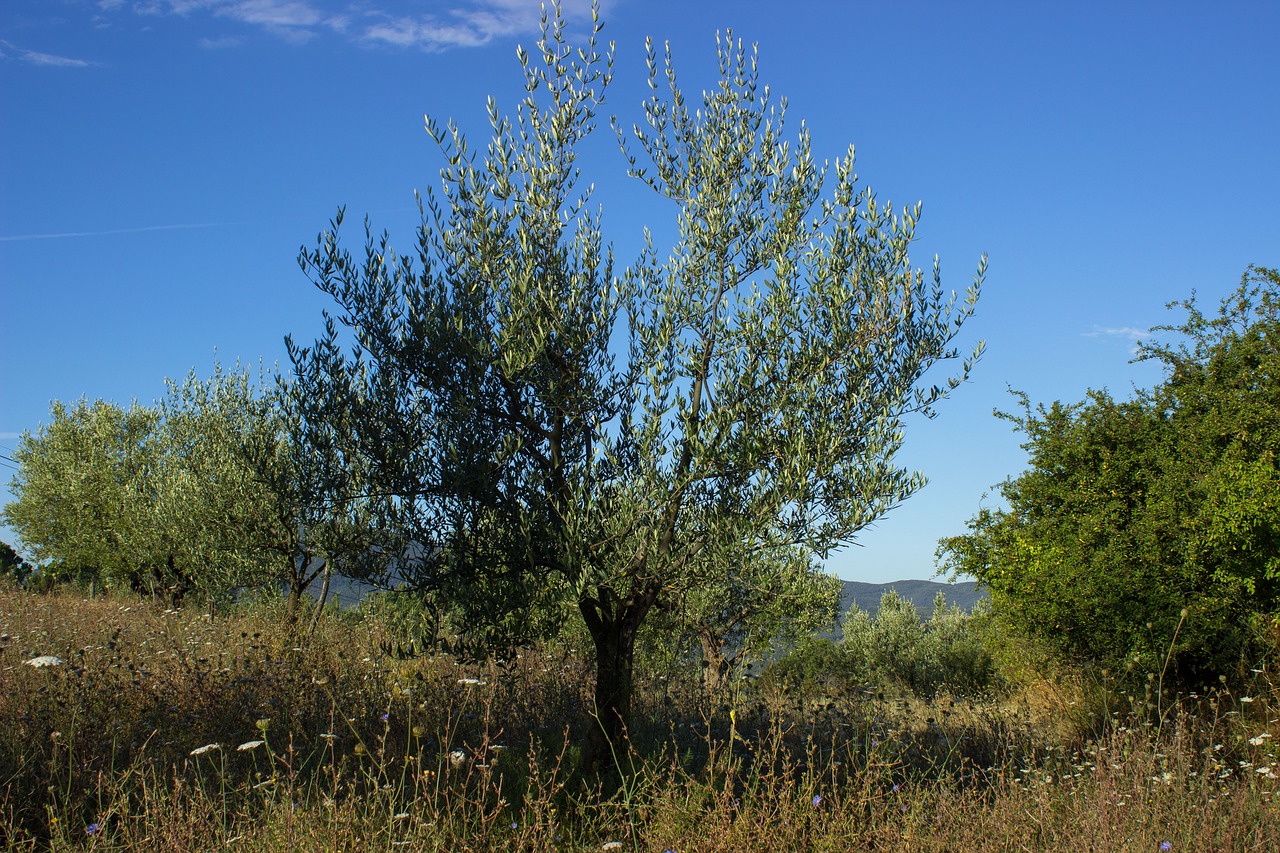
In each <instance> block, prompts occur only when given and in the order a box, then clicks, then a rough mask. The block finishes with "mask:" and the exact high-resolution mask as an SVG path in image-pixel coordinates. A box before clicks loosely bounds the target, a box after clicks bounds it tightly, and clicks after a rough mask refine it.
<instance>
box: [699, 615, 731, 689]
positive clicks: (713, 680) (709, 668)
mask: <svg viewBox="0 0 1280 853" xmlns="http://www.w3.org/2000/svg"><path fill="white" fill-rule="evenodd" d="M698 642H699V643H700V644H701V645H702V665H703V670H702V686H703V687H705V688H706V691H707V694H708V695H713V694H715V693H718V692H720V689H721V688H723V687H724V685H725V682H726V681H727V680H728V677H729V670H730V668H731V665H730V661H729V658H727V657H726V656H725V653H724V638H723V637H720V636H717V635H716V634H715V633H713V632H712V631H709V630H706V629H703V630H701V631H699V632H698Z"/></svg>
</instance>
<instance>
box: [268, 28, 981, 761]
mask: <svg viewBox="0 0 1280 853" xmlns="http://www.w3.org/2000/svg"><path fill="white" fill-rule="evenodd" d="M600 32H601V25H600V23H599V20H598V17H597V18H596V22H595V26H594V28H593V31H592V33H591V35H590V36H589V37H588V39H587V40H586V42H585V44H584V45H583V46H582V47H581V48H575V47H573V46H571V45H570V44H568V43H567V41H566V38H565V33H564V30H563V26H562V22H561V20H560V17H559V15H558V14H556V15H554V16H550V17H548V18H544V25H543V35H542V38H541V39H540V41H539V42H538V46H537V49H536V51H534V52H533V55H532V56H531V55H530V54H529V53H527V52H525V51H523V50H520V51H519V54H518V58H519V61H520V65H521V68H522V71H523V76H524V88H525V92H526V94H525V97H524V98H523V100H521V102H520V103H519V104H518V105H517V107H516V110H515V114H514V116H510V115H504V114H503V113H502V112H500V111H499V108H498V106H497V103H496V102H495V101H493V100H492V99H491V100H490V102H489V124H490V138H489V140H488V141H487V142H486V143H482V144H480V145H478V146H475V145H472V144H470V143H469V141H468V138H467V137H466V136H465V134H464V133H463V132H462V130H461V129H460V128H458V127H456V126H455V125H453V124H452V123H448V124H445V125H443V126H442V125H440V124H438V123H436V122H435V121H433V120H431V119H428V122H427V129H428V131H429V132H430V134H431V135H432V137H433V138H434V140H435V141H436V143H437V144H438V145H439V147H440V149H441V152H442V154H443V156H444V160H445V165H444V167H443V169H442V171H441V177H442V183H441V189H440V191H439V192H438V193H437V192H429V193H427V194H426V196H425V198H423V199H422V207H423V211H424V212H423V218H422V224H421V226H420V228H419V229H418V234H417V239H416V241H415V242H416V251H415V252H413V253H412V254H409V255H402V254H399V253H397V252H396V251H395V250H394V249H393V247H392V246H391V243H390V239H389V237H388V236H387V235H385V234H384V235H382V236H381V237H376V236H375V235H374V234H373V232H372V230H371V228H370V227H369V226H366V239H365V245H364V249H363V251H362V252H361V254H360V256H359V257H356V256H353V255H352V254H351V253H350V252H349V251H347V250H346V249H344V248H343V247H342V244H341V241H340V238H339V230H340V228H341V225H342V220H343V216H342V213H341V212H340V213H339V215H338V217H336V218H335V220H334V222H333V223H332V227H331V228H330V229H328V230H326V231H325V232H323V233H322V234H321V235H320V237H319V240H318V243H317V245H316V246H315V247H314V248H311V249H305V248H304V250H303V252H302V255H301V257H300V262H301V264H302V266H303V268H304V269H305V270H306V271H307V273H308V274H309V276H310V277H311V279H312V280H313V281H314V283H315V284H316V285H317V286H318V287H319V288H320V289H321V290H323V291H324V292H326V293H328V294H329V295H330V296H331V297H332V298H333V300H334V302H335V304H336V306H337V312H336V320H337V322H333V321H329V322H328V323H327V325H326V330H325V332H324V334H323V335H322V337H321V338H320V340H318V341H317V342H316V343H315V344H314V345H311V346H300V345H298V344H295V343H294V342H293V341H290V342H289V346H290V353H291V357H292V359H293V362H294V365H295V370H296V373H297V375H298V379H297V383H298V388H299V391H300V393H303V394H307V395H314V396H315V397H316V398H317V399H326V400H332V401H334V407H333V410H332V412H331V414H332V416H333V418H334V419H335V422H336V419H338V418H343V419H345V420H344V422H345V423H347V424H350V426H351V429H352V432H353V435H352V438H351V443H352V446H353V447H358V448H359V449H360V453H361V455H362V456H363V458H364V459H365V460H366V462H367V464H368V467H369V472H370V483H371V488H372V489H373V490H375V491H377V492H379V493H381V494H386V495H389V496H391V498H392V499H391V500H390V501H389V502H388V504H387V506H386V507H385V511H386V512H387V524H388V526H389V527H394V528H396V529H402V530H405V531H406V532H407V535H410V536H411V537H412V538H413V539H414V540H416V541H417V542H418V544H419V545H420V546H422V548H423V551H422V553H423V554H424V557H423V559H420V560H417V561H414V563H415V564H414V565H412V566H406V567H405V571H406V572H410V571H411V573H412V574H414V575H415V576H416V581H417V582H418V583H419V584H420V585H421V587H422V588H423V589H427V590H430V591H431V592H432V594H434V595H436V596H440V597H441V598H442V599H445V600H448V601H450V602H452V603H453V604H454V606H456V607H457V608H460V610H461V611H462V613H463V615H464V617H465V618H466V619H467V620H468V621H469V622H470V624H471V625H472V626H474V627H475V629H476V630H477V632H479V633H481V634H483V635H485V636H488V637H489V638H490V639H493V640H501V639H509V638H512V637H518V636H520V635H521V634H523V633H525V631H526V630H527V629H528V628H529V627H530V626H534V625H536V624H537V620H535V619H533V618H532V614H537V613H555V614H558V618H563V617H564V616H567V615H568V614H569V613H571V612H574V611H576V612H577V614H578V615H579V618H581V619H582V620H583V622H584V623H585V625H586V627H587V629H588V630H589V632H590V634H591V636H592V639H593V642H594V646H595V657H596V667H597V680H596V693H595V704H596V708H595V714H596V718H597V720H598V722H599V726H598V727H596V728H595V729H594V730H593V731H594V735H593V740H592V742H591V744H590V745H589V748H588V750H587V757H586V762H587V763H588V764H590V763H592V762H594V761H596V760H600V759H604V760H607V756H608V755H609V754H610V752H609V750H610V748H616V747H617V746H619V745H620V742H621V739H622V738H623V737H624V733H625V725H626V720H627V718H628V715H629V704H630V696H631V684H632V678H633V672H632V662H633V656H634V648H635V638H636V631H637V629H638V628H639V626H640V625H641V623H642V622H643V621H644V620H645V618H646V617H647V615H648V614H649V613H650V611H651V610H652V609H653V608H654V607H655V605H656V604H657V603H658V602H660V601H662V600H664V598H665V597H667V596H669V595H671V594H672V593H673V592H675V591H679V590H683V589H690V588H692V587H693V586H694V584H693V583H691V582H690V576H691V573H694V572H700V571H706V570H707V569H708V567H714V569H715V570H716V571H729V570H731V569H732V567H731V566H730V565H729V562H730V561H727V560H726V561H720V562H716V561H703V560H700V555H702V554H703V553H704V551H705V550H706V549H708V548H710V547H713V546H715V545H717V544H718V543H724V542H732V541H738V542H744V543H751V545H750V547H751V548H753V549H755V550H756V551H758V552H760V553H761V554H769V553H775V552H785V551H786V550H787V549H790V548H794V547H801V548H803V549H806V550H808V551H810V552H812V553H816V554H819V555H825V554H826V553H827V552H829V551H830V550H831V549H833V548H836V547H839V546H841V545H844V544H847V543H848V542H849V541H850V540H851V538H852V537H853V536H854V534H855V533H856V532H857V531H858V530H860V529H861V528H863V527H864V526H866V525H867V524H869V523H870V522H872V521H873V520H875V519H876V518H877V517H879V516H880V515H881V514H883V513H884V512H886V511H887V510H888V509H890V508H891V507H893V506H894V505H896V504H897V503H899V502H900V501H902V500H904V499H906V498H907V497H909V496H910V495H911V494H912V493H914V492H915V491H916V490H917V489H918V488H920V486H921V485H923V482H924V479H923V477H922V476H921V475H919V474H914V473H912V472H910V471H908V470H906V469H904V468H902V467H900V466H899V465H897V464H896V463H895V461H894V457H895V454H896V452H897V451H898V449H899V448H900V446H901V444H902V441H903V436H904V434H903V428H904V418H905V417H907V416H909V415H910V414H912V413H922V414H929V413H930V412H931V407H932V406H933V404H934V403H936V402H937V401H938V400H939V399H941V398H942V397H943V396H945V395H946V393H947V392H948V391H949V390H950V389H953V388H955V387H957V386H958V385H959V384H960V383H961V382H962V381H963V380H964V378H965V377H966V376H967V375H968V372H969V369H970V367H971V365H972V363H973V360H974V359H976V358H977V356H978V353H979V351H980V349H981V347H980V345H979V346H978V347H977V348H975V349H974V350H973V351H972V352H971V353H970V355H969V356H968V357H967V358H963V359H961V358H960V356H959V353H958V352H957V351H956V350H955V349H954V348H953V346H952V341H953V339H954V338H955V336H956V335H957V333H958V331H959V329H960V326H961V324H962V323H963V322H964V320H965V319H966V318H967V317H968V316H970V314H971V312H972V311H973V308H974V305H975V302H976V300H977V297H978V287H979V282H980V280H981V278H982V275H983V266H982V265H980V266H979V269H978V273H977V276H976V277H975V280H974V282H973V284H972V286H971V287H969V288H968V290H967V292H966V294H965V295H964V296H963V297H961V298H958V297H957V296H956V295H955V294H954V293H951V292H947V291H944V290H943V288H942V284H941V278H940V273H939V271H938V266H937V264H936V262H935V264H934V269H933V275H932V279H926V277H925V275H924V273H923V272H921V271H919V270H917V269H915V268H913V267H912V265H911V261H910V258H909V255H908V249H909V246H910V244H911V242H912V240H913V237H914V229H915V225H916V221H917V219H918V217H919V212H920V211H919V206H916V207H915V208H912V209H910V210H904V211H902V212H897V211H896V210H895V209H894V208H893V207H892V205H890V204H888V203H884V202H881V201H880V200H879V199H877V197H876V196H875V195H874V194H873V193H872V192H870V191H869V190H859V189H858V187H857V184H856V178H855V175H854V171H853V152H852V149H850V150H849V152H848V154H847V155H846V156H845V157H842V158H841V159H840V160H839V161H838V162H837V163H835V164H834V166H833V167H832V168H830V169H828V168H827V166H826V165H825V164H822V165H820V164H818V163H816V162H815V161H814V159H813V157H812V155H811V152H810V140H809V134H808V131H807V129H805V128H804V126H803V125H801V127H800V129H799V131H798V132H794V133H792V132H789V130H788V124H787V118H786V109H785V102H784V101H779V100H776V99H775V98H774V96H773V95H772V93H771V92H770V91H769V89H768V87H765V86H761V85H760V84H759V82H758V79H757V71H756V56H755V53H754V51H751V50H747V49H745V48H744V47H743V46H742V44H741V43H740V42H736V41H734V40H733V38H732V37H731V36H726V37H725V38H723V39H721V40H720V41H719V47H718V52H719V63H720V78H719V80H718V81H716V82H715V84H713V85H712V86H711V87H710V88H708V89H707V90H705V91H704V92H703V93H702V95H701V97H700V98H699V99H697V103H691V102H690V100H689V99H688V98H687V97H686V95H685V93H684V91H683V90H682V88H681V87H680V85H679V84H678V82H677V78H676V73H675V69H674V65H673V63H672V59H671V57H670V55H669V53H665V54H663V53H659V51H658V50H657V49H655V48H654V47H653V45H652V44H651V45H650V47H649V83H650V87H651V92H652V95H651V97H650V98H649V99H648V100H647V101H646V102H645V103H644V104H643V123H642V124H641V125H638V126H636V127H633V128H627V127H626V126H625V125H623V124H622V123H621V122H618V121H616V120H615V122H614V125H615V128H616V130H617V133H618V135H619V137H620V139H621V141H622V142H623V145H624V149H625V150H626V151H627V152H628V155H627V156H628V163H629V170H630V172H631V174H633V175H635V176H637V177H638V178H640V179H641V180H642V181H644V183H645V184H647V185H648V186H649V187H651V188H652V189H653V190H654V191H655V192H657V193H658V194H659V196H660V197H662V198H664V199H667V200H669V201H670V202H671V203H672V206H673V213H674V215H675V218H676V223H677V229H678V234H679V236H678V238H677V240H676V242H675V244H674V245H673V246H672V247H671V248H670V250H669V251H663V252H659V251H658V250H657V249H655V248H654V247H653V246H652V245H651V244H650V245H649V247H648V248H647V249H646V250H645V251H644V253H643V256H642V257H641V258H640V259H639V260H638V261H637V262H636V263H634V264H633V265H631V266H629V267H628V268H627V269H625V270H623V271H621V272H616V271H615V267H614V262H613V257H612V252H611V250H610V248H609V246H608V244H607V243H606V241H605V239H604V237H603V224H602V219H603V213H602V212H601V211H600V210H599V209H597V208H593V207H592V186H591V184H590V183H588V182H587V181H586V180H585V179H584V177H583V176H582V175H581V173H580V169H579V165H578V154H579V150H580V145H581V144H582V143H583V142H584V140H585V139H587V137H588V136H589V135H590V134H591V133H592V131H593V130H594V128H595V125H596V122H597V118H598V113H599V110H600V107H601V104H602V103H603V98H604V94H605V90H606V88H607V86H608V85H609V82H610V79H611V76H612V73H613V72H612V48H611V47H609V48H605V47H604V46H603V45H602V44H601V43H600ZM339 327H342V328H344V329H347V330H349V331H350V343H351V344H352V346H351V348H350V350H348V349H346V348H345V344H344V340H343V338H342V337H340V335H339V331H338V330H339ZM949 359H956V360H957V361H959V365H958V367H957V369H956V371H955V372H954V373H953V374H952V375H950V376H948V377H946V378H945V379H943V380H942V381H941V383H940V384H938V385H933V386H922V385H921V384H920V383H921V380H922V377H923V376H924V374H925V372H926V371H927V370H928V369H929V368H930V367H931V366H932V365H934V364H935V363H936V362H939V361H944V360H949ZM318 368H319V369H318ZM699 582H701V581H699Z"/></svg>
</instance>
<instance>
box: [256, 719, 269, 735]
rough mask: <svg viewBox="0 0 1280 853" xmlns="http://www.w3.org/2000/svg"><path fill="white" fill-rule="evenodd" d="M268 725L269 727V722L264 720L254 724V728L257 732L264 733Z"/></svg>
mask: <svg viewBox="0 0 1280 853" xmlns="http://www.w3.org/2000/svg"><path fill="white" fill-rule="evenodd" d="M269 725H271V720H269V719H266V718H263V719H261V720H258V721H257V722H255V723H254V726H256V727H257V729H258V731H260V732H265V731H266V730H267V726H269Z"/></svg>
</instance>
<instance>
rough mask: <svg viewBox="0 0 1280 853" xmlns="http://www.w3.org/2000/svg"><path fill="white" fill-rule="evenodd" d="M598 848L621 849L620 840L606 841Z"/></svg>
mask: <svg viewBox="0 0 1280 853" xmlns="http://www.w3.org/2000/svg"><path fill="white" fill-rule="evenodd" d="M600 849H601V850H621V849H622V842H621V841H606V842H605V843H604V844H601V845H600Z"/></svg>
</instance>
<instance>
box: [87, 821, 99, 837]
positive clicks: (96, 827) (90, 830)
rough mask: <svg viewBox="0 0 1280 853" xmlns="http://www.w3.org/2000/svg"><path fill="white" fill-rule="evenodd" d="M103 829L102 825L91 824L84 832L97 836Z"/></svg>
mask: <svg viewBox="0 0 1280 853" xmlns="http://www.w3.org/2000/svg"><path fill="white" fill-rule="evenodd" d="M101 829H102V826H101V825H99V824H97V823H91V824H89V825H88V826H86V827H85V828H84V831H85V832H87V833H89V834H90V835H97V834H98V832H99V831H101Z"/></svg>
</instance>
